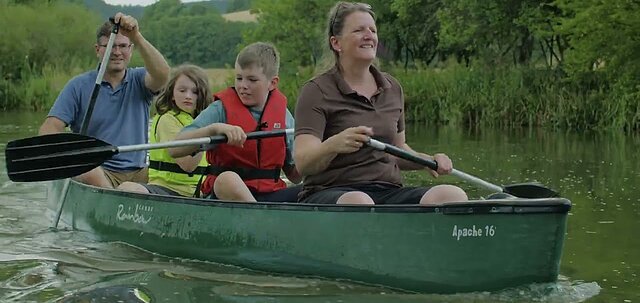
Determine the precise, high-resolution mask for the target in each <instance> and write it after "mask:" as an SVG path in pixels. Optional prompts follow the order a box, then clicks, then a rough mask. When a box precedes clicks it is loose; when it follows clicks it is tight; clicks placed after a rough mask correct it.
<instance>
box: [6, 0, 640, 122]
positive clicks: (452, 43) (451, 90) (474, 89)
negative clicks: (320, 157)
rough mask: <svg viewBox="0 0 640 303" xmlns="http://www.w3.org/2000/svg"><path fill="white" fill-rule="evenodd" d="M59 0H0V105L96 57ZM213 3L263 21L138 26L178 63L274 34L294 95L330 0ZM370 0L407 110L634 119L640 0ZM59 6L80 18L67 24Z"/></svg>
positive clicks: (433, 114)
mask: <svg viewBox="0 0 640 303" xmlns="http://www.w3.org/2000/svg"><path fill="white" fill-rule="evenodd" d="M69 1H71V2H76V3H79V2H95V1H99V0H68V1H65V2H69ZM58 2H61V1H55V0H49V1H44V0H42V1H35V0H0V6H2V7H1V12H0V15H2V16H0V17H2V18H1V19H0V23H3V24H4V25H5V27H4V28H12V30H11V31H5V32H2V33H0V38H2V40H1V41H3V44H2V45H1V46H0V56H1V59H2V61H1V62H0V68H2V74H3V75H4V77H3V79H1V80H0V81H2V82H1V83H0V84H1V85H4V86H3V89H2V91H1V92H0V106H2V107H3V108H14V107H17V106H18V105H20V106H25V105H27V106H33V107H43V106H44V105H43V104H42V103H37V102H36V103H35V104H40V105H34V103H33V102H25V101H16V99H24V98H22V95H20V94H31V95H38V94H40V93H34V91H35V92H38V91H40V90H41V89H40V90H39V87H43V86H44V84H43V83H44V82H42V81H33V80H30V79H42V78H43V77H45V76H46V75H48V76H46V77H49V78H51V77H53V78H58V76H52V75H59V74H67V73H68V72H67V70H69V67H75V68H78V67H82V68H88V66H90V65H89V64H87V63H85V62H86V61H90V62H92V60H93V61H95V58H92V56H94V55H93V54H92V48H91V45H92V43H91V39H92V36H93V34H92V32H93V30H94V28H95V24H98V22H99V19H100V18H99V17H96V15H95V14H94V13H90V12H88V11H87V10H86V9H82V8H80V7H79V6H77V5H76V6H73V5H69V4H65V7H67V8H69V9H68V10H64V9H63V8H62V4H59V3H58ZM212 2H216V3H218V4H219V3H223V2H224V3H225V9H226V8H228V9H229V10H230V11H236V10H239V9H243V8H247V7H249V6H250V7H251V9H252V11H253V12H255V13H257V14H258V23H257V24H255V23H233V22H226V21H224V19H223V18H222V17H221V15H220V12H222V11H224V10H222V9H219V8H217V7H215V5H212V3H209V2H200V3H190V4H188V5H187V4H182V3H181V2H180V1H178V0H160V1H158V2H157V3H155V4H154V5H151V6H148V7H145V8H144V12H143V14H142V17H141V18H140V20H141V27H142V30H143V33H144V34H145V37H147V38H148V39H149V40H150V41H151V42H152V43H154V45H156V47H157V48H158V49H159V50H160V51H161V52H162V53H163V54H164V55H165V56H166V57H167V59H168V60H169V61H170V62H171V64H173V65H175V64H180V63H183V62H191V63H195V64H199V65H202V66H204V67H224V66H231V65H232V64H233V59H234V58H235V55H236V53H237V51H238V50H239V48H240V47H242V46H243V45H246V44H248V43H251V42H254V41H270V42H273V43H274V44H275V45H276V46H277V47H278V49H279V50H280V53H281V56H282V67H281V71H282V73H281V76H282V78H283V81H281V87H282V88H283V90H285V92H286V93H287V95H288V96H289V98H290V99H291V100H295V97H296V95H297V90H298V89H299V87H300V85H302V83H304V81H306V80H307V79H309V77H311V76H312V75H313V72H314V70H317V69H318V67H320V66H322V64H323V63H324V60H323V56H324V54H326V49H327V46H326V44H327V43H326V38H325V37H324V35H325V34H324V32H325V28H326V23H327V19H328V16H327V13H328V11H329V8H330V7H331V6H332V5H333V4H334V3H335V1H334V0H306V1H299V0H229V1H222V0H221V1H212ZM56 3H58V4H56ZM369 3H370V4H371V5H372V6H373V8H374V10H375V11H376V14H377V24H378V29H379V33H378V34H379V37H380V49H379V55H380V58H381V61H380V64H381V65H382V67H383V68H384V69H386V70H388V71H390V72H391V73H392V74H394V75H395V76H397V77H398V78H401V80H402V83H403V85H404V88H405V93H406V97H407V106H408V108H407V112H408V113H410V115H409V117H410V118H411V119H414V120H429V121H432V122H437V123H443V124H446V123H464V124H499V125H545V126H554V127H568V128H614V129H626V130H636V129H638V128H640V2H639V1H637V0H628V1H600V0H447V1H444V0H371V1H369ZM45 10H46V11H47V14H42V13H41V12H44V11H45ZM69 10H71V11H73V12H72V13H69V12H68V11H69ZM51 16H56V17H55V18H53V17H51ZM60 18H66V19H65V20H67V19H68V22H70V23H71V24H74V25H72V26H65V27H62V26H61V24H62V23H61V22H59V21H60ZM101 19H104V18H101ZM56 21H58V22H56ZM27 28H29V30H27ZM13 29H15V30H13ZM39 33H41V34H39ZM70 62H71V63H70ZM58 66H61V68H62V67H64V68H62V69H57V67H58ZM29 73H33V75H37V76H31V77H30V76H29V75H30V74H29ZM47 73H49V74H47ZM42 75H45V76H42ZM25 81H26V82H25ZM47 81H49V82H51V81H50V80H47ZM47 81H45V82H47ZM9 84H11V85H9ZM13 84H16V85H13ZM9 87H11V88H9ZM14 87H20V89H17V88H14ZM25 87H27V88H25ZM18 90H24V91H21V93H20V94H18V92H17V91H18ZM12 91H13V92H12ZM17 96H20V98H17ZM12 102H13V103H12ZM292 105H293V104H292Z"/></svg>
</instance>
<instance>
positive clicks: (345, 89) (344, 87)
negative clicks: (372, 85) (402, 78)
mask: <svg viewBox="0 0 640 303" xmlns="http://www.w3.org/2000/svg"><path fill="white" fill-rule="evenodd" d="M369 71H370V72H371V74H372V75H373V78H374V79H375V81H376V85H377V86H378V88H379V89H383V90H384V89H389V88H391V82H389V80H387V78H385V76H384V75H383V74H382V72H380V70H379V69H378V68H376V67H375V66H373V65H371V66H369ZM329 73H330V74H331V75H332V76H333V78H334V80H335V81H336V83H337V84H338V90H340V93H342V94H343V95H348V94H352V93H355V91H354V90H353V89H352V88H351V87H350V86H349V84H348V83H347V81H345V80H344V77H342V74H341V73H340V72H339V70H338V66H337V65H336V66H334V67H333V68H331V69H330V70H329Z"/></svg>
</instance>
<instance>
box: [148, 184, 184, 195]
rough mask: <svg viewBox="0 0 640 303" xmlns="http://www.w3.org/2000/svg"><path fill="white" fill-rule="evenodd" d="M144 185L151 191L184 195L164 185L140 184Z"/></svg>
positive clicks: (153, 192) (159, 193)
mask: <svg viewBox="0 0 640 303" xmlns="http://www.w3.org/2000/svg"><path fill="white" fill-rule="evenodd" d="M140 185H142V186H144V187H145V188H146V189H147V190H148V191H149V192H150V193H152V194H158V195H165V196H182V195H181V194H179V193H177V192H175V191H172V190H170V189H168V188H166V187H164V186H160V185H155V184H140Z"/></svg>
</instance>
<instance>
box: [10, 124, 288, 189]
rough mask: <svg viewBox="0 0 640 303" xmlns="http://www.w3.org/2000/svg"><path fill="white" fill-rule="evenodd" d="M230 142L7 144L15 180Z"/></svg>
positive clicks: (60, 137)
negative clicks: (143, 153)
mask: <svg viewBox="0 0 640 303" xmlns="http://www.w3.org/2000/svg"><path fill="white" fill-rule="evenodd" d="M292 132H293V129H286V130H285V129H283V130H274V131H257V132H252V133H248V134H247V139H249V140H252V139H261V138H269V137H277V136H284V135H286V134H287V133H292ZM226 141H227V137H225V136H213V137H205V138H195V139H188V140H175V141H168V142H161V143H153V144H136V145H125V146H113V145H110V144H108V143H106V142H104V141H102V140H98V139H96V138H93V137H89V136H84V135H79V134H73V133H59V134H52V135H44V136H36V137H31V138H25V139H20V140H15V141H11V142H9V143H8V144H7V148H6V150H5V156H6V160H7V174H8V175H9V179H11V180H12V181H15V182H35V181H46V180H56V179H63V178H69V177H73V176H77V175H80V174H82V173H85V172H88V171H90V170H92V169H94V168H96V167H98V166H100V165H101V164H102V163H104V161H106V160H108V159H110V158H111V157H113V156H114V155H116V154H118V153H125V152H131V151H140V150H149V149H160V148H168V147H179V146H188V145H206V144H219V143H224V142H226Z"/></svg>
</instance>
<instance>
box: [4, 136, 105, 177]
mask: <svg viewBox="0 0 640 303" xmlns="http://www.w3.org/2000/svg"><path fill="white" fill-rule="evenodd" d="M116 153H117V148H115V147H113V146H111V145H109V144H107V143H105V142H104V141H101V140H98V139H96V138H92V137H89V136H83V135H79V134H71V133H60V134H52V135H44V136H36V137H31V138H25V139H20V140H15V141H11V142H9V143H8V144H7V147H6V150H5V156H6V160H7V174H8V175H9V179H11V180H12V181H15V182H36V181H46V180H55V179H64V178H69V177H73V176H77V175H80V174H82V173H85V172H88V171H90V170H92V169H93V168H95V167H98V166H100V165H101V164H102V163H103V162H104V161H105V160H107V159H109V158H111V156H113V155H114V154H116Z"/></svg>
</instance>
